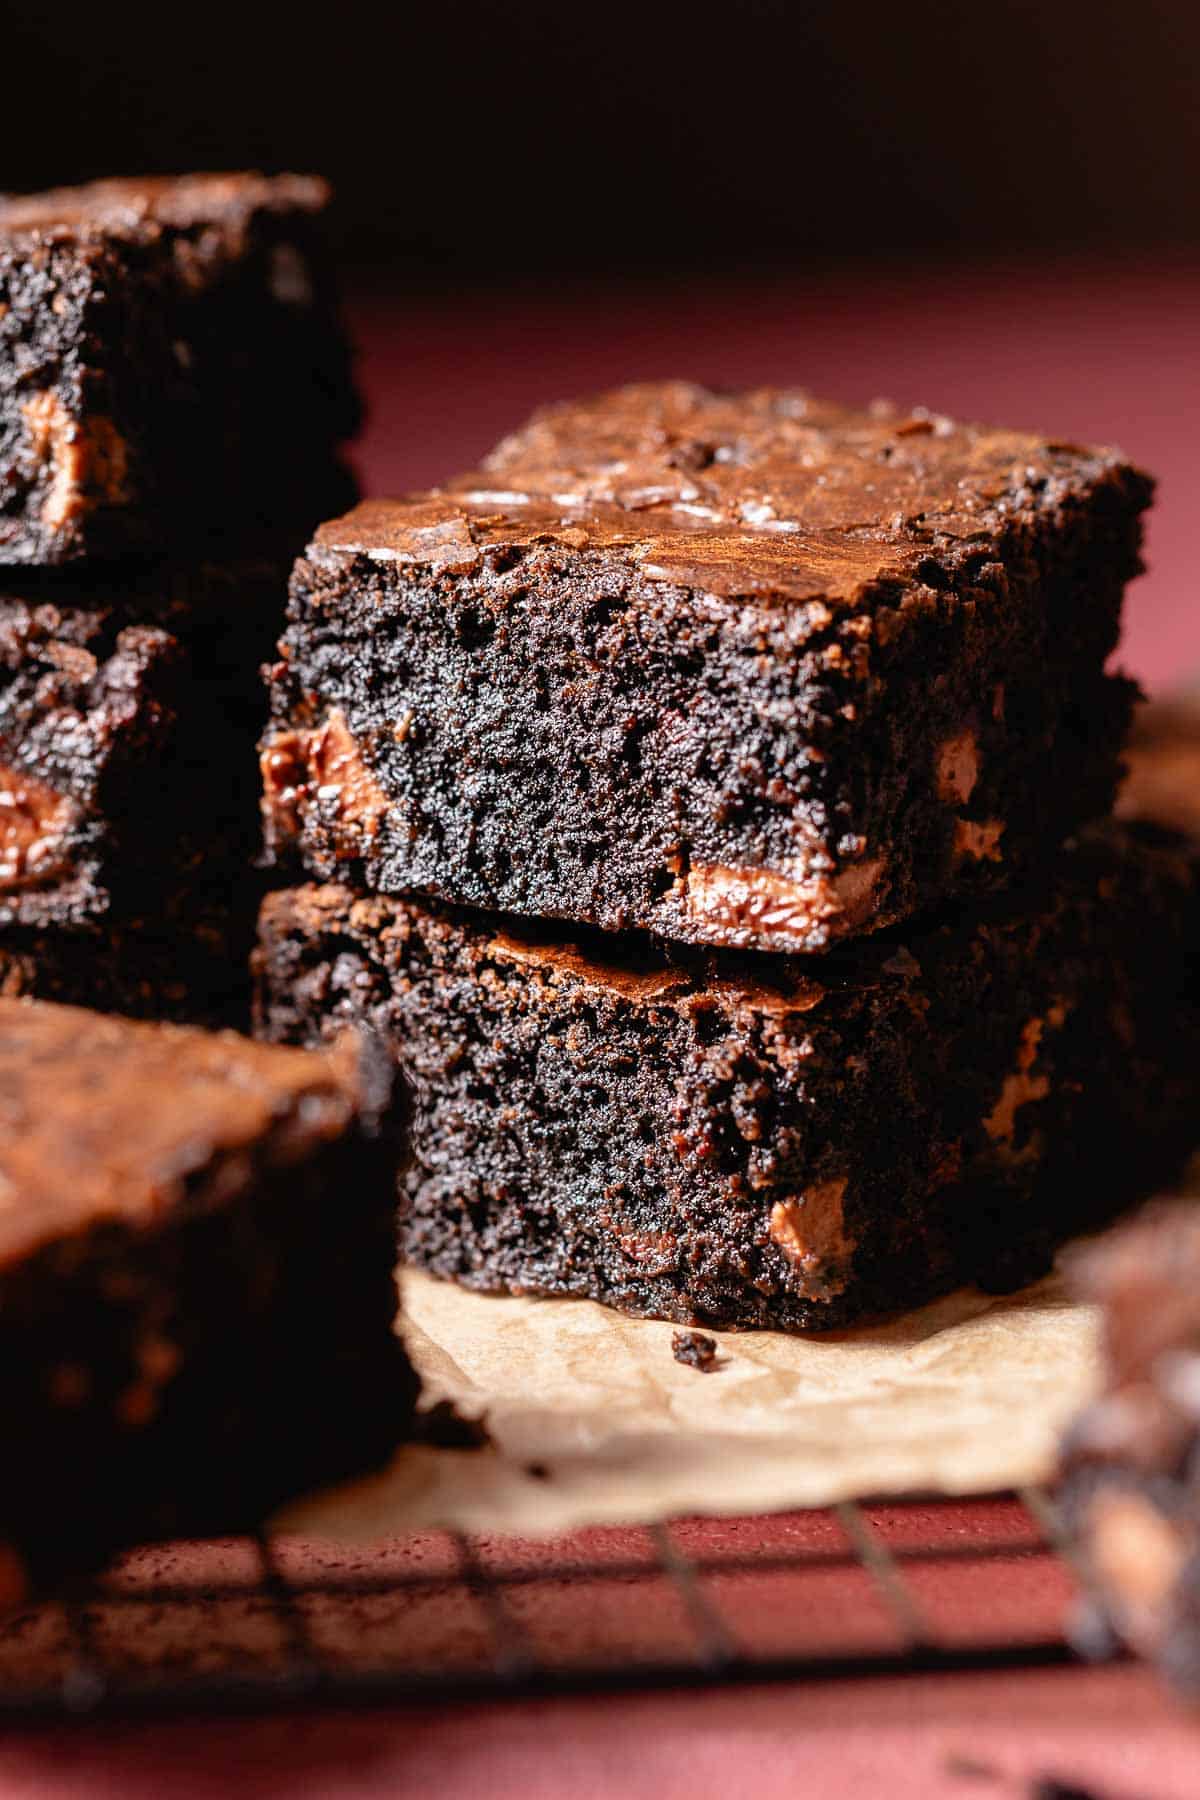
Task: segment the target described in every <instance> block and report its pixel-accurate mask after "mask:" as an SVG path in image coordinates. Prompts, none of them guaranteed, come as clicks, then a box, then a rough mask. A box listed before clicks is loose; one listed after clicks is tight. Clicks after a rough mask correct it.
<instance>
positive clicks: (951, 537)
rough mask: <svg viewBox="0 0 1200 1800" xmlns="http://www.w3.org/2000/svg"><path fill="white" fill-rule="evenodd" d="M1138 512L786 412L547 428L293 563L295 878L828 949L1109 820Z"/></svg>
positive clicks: (278, 774) (808, 403)
mask: <svg viewBox="0 0 1200 1800" xmlns="http://www.w3.org/2000/svg"><path fill="white" fill-rule="evenodd" d="M1150 491H1151V489H1150V482H1149V481H1148V479H1147V478H1146V477H1145V476H1144V475H1141V474H1139V473H1138V472H1137V471H1136V470H1134V469H1132V468H1130V467H1129V465H1128V464H1127V463H1126V462H1125V461H1124V460H1123V459H1122V458H1121V457H1120V456H1119V455H1118V454H1117V453H1116V452H1113V451H1108V450H1082V449H1078V448H1076V447H1074V446H1072V445H1069V444H1062V443H1054V442H1049V441H1046V440H1044V439H1041V438H1035V437H1030V436H1027V435H1024V434H1021V433H1018V432H1013V431H1001V430H988V429H983V428H980V427H974V426H961V425H955V424H952V423H951V422H950V421H949V420H946V419H942V418H936V417H933V416H930V415H927V414H924V413H919V414H916V415H913V416H908V415H901V414H892V413H888V412H886V411H883V410H875V411H872V412H870V413H859V412H851V411H847V410H846V409H844V408H841V407H836V406H831V405H826V404H824V403H822V402H819V401H816V400H812V399H809V398H808V397H806V396H805V395H803V394H799V393H784V392H771V391H765V392H758V393H753V394H749V395H743V396H740V397H736V396H735V397H722V396H718V395H713V394H710V393H707V392H704V391H703V390H701V389H698V388H694V387H688V386H684V385H682V384H675V385H663V386H652V387H640V388H630V389H625V390H622V391H620V392H618V393H615V394H610V395H608V396H606V397H604V398H601V399H599V400H596V401H593V402H590V403H587V404H584V405H579V406H574V407H561V408H558V409H556V410H552V411H549V412H546V413H542V414H539V415H537V416H536V417H535V418H534V420H533V421H532V423H531V424H530V425H529V426H527V427H526V429H525V430H524V431H522V432H520V433H518V434H517V435H516V436H515V437H513V438H511V439H509V440H508V441H507V442H505V443H504V444H502V445H501V446H500V448H499V449H498V450H497V451H496V452H495V453H494V454H493V455H492V456H491V457H490V458H489V460H488V461H487V463H486V464H485V466H484V468H483V469H482V470H481V471H480V472H477V473H475V474H472V475H468V476H464V477H463V478H461V479H460V480H457V481H455V482H452V483H451V484H450V485H449V486H448V487H446V488H445V489H443V490H440V491H435V492H433V493H430V494H426V495H423V496H419V497H417V498H415V499H409V500H406V501H397V502H381V501H375V502H369V503H367V504H366V505H364V506H361V507H360V508H359V509H358V510H357V511H355V512H352V513H351V514H350V515H349V516H348V517H346V518H344V519H340V520H338V521H337V522H336V523H333V524H330V525H327V526H324V527H323V528H322V529H321V530H320V531H319V532H318V534H317V536H316V539H315V541H314V543H313V544H312V546H311V548H310V549H309V552H308V554H307V556H306V557H305V558H304V559H302V560H301V561H300V563H299V564H298V565H297V568H296V572H295V576H294V579H293V585H292V601H291V612H290V625H289V628H288V631H287V633H286V635H285V637H284V640H283V644H282V655H281V660H280V661H279V663H278V664H277V666H276V668H275V671H274V675H273V683H272V686H273V696H272V712H273V719H274V724H273V728H272V730H271V732H270V733H269V735H268V738H267V740H266V744H265V747H264V758H263V768H264V776H265V785H266V798H265V810H266V825H267V834H268V839H269V843H270V845H271V846H272V848H273V852H274V854H275V856H276V858H277V859H278V860H280V861H281V862H286V861H287V860H288V858H289V857H291V856H292V855H293V853H294V852H297V851H298V853H299V860H300V861H301V862H302V864H303V866H304V867H305V868H306V869H307V871H308V872H309V874H311V875H315V876H317V877H319V878H321V879H323V880H336V881H339V882H344V883H345V884H346V885H347V886H350V887H356V888H360V889H366V890H369V891H372V892H384V893H396V894H403V893H421V894H425V895H429V896H436V897H440V898H442V899H445V900H449V901H451V902H454V903H456V904H468V905H475V906H480V907H490V908H497V909H503V910H505V911H509V912H514V913H521V914H526V915H531V916H538V917H554V918H562V919H566V920H570V921H574V922H579V923H584V924H590V925H595V926H599V927H602V928H605V929H609V930H619V929H624V928H627V927H629V928H642V929H649V930H652V931H654V932H656V933H659V934H661V935H663V936H665V937H668V938H672V939H679V940H684V941H690V942H695V943H703V944H714V945H725V946H733V947H755V948H759V949H765V950H788V951H792V950H798V951H811V950H815V949H820V948H822V947H824V946H826V945H827V944H828V943H830V942H831V941H833V940H834V939H837V938H843V937H847V936H852V935H857V934H860V933H862V932H864V931H866V930H871V929H875V928H878V927H880V926H884V925H887V924H888V923H890V922H894V921H897V920H900V919H902V918H904V917H906V916H908V915H910V914H912V913H913V912H915V911H916V910H918V909H919V908H924V907H929V906H931V905H932V904H934V903H936V902H938V901H940V900H942V899H943V898H944V897H945V896H947V895H949V894H960V893H968V892H972V891H974V892H979V891H980V890H983V889H988V888H995V887H997V886H999V885H1003V884H1005V883H1006V882H1007V881H1008V880H1009V879H1010V878H1011V877H1012V876H1013V875H1014V873H1015V872H1016V871H1018V870H1020V869H1021V868H1022V867H1023V866H1025V865H1027V864H1029V863H1030V862H1031V861H1033V860H1036V859H1037V858H1038V857H1040V856H1041V855H1044V853H1045V851H1046V849H1047V847H1048V846H1049V845H1051V844H1054V843H1057V842H1058V841H1059V840H1060V839H1061V838H1062V836H1063V835H1065V833H1066V832H1067V831H1068V830H1069V829H1072V828H1073V827H1074V826H1075V825H1076V824H1078V823H1079V821H1081V820H1083V819H1086V818H1087V817H1089V816H1097V815H1099V814H1101V813H1103V812H1106V811H1107V810H1108V808H1109V806H1110V804H1111V800H1112V792H1113V787H1114V783H1115V778H1116V770H1117V754H1118V747H1119V743H1120V740H1121V737H1122V735H1123V732H1124V728H1125V724H1126V721H1127V717H1128V710H1129V700H1130V689H1129V687H1128V685H1127V684H1126V683H1124V682H1122V681H1119V680H1114V679H1109V678H1106V677H1105V675H1104V673H1103V669H1104V664H1105V661H1106V659H1107V657H1108V656H1109V653H1110V652H1111V650H1112V649H1113V647H1114V645H1115V643H1116V640H1117V630H1118V618H1119V612H1120V606H1121V596H1122V590H1123V587H1124V584H1125V582H1126V581H1127V579H1128V578H1129V577H1130V576H1131V575H1132V574H1134V573H1135V571H1136V570H1137V568H1138V566H1139V565H1138V542H1139V515H1140V514H1141V512H1142V510H1143V508H1144V507H1145V506H1146V504H1147V502H1148V500H1149V497H1150Z"/></svg>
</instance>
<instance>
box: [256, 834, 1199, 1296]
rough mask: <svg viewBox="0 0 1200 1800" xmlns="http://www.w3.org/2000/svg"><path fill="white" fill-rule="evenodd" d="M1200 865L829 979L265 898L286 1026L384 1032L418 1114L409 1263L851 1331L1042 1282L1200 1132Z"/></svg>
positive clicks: (1056, 900)
mask: <svg viewBox="0 0 1200 1800" xmlns="http://www.w3.org/2000/svg"><path fill="white" fill-rule="evenodd" d="M1195 912H1196V893H1195V883H1194V878H1193V868H1192V865H1191V862H1190V861H1189V859H1188V858H1187V857H1186V856H1184V855H1182V854H1181V853H1179V852H1178V851H1175V850H1169V849H1166V848H1163V847H1152V846H1142V845H1140V844H1138V843H1136V842H1133V841H1127V840H1126V839H1125V838H1124V837H1123V836H1121V835H1120V834H1119V833H1114V836H1113V837H1112V838H1111V839H1110V838H1108V837H1107V836H1102V837H1100V838H1097V839H1095V840H1089V841H1088V842H1086V843H1079V844H1076V845H1074V846H1073V847H1072V848H1070V849H1069V851H1068V852H1066V853H1065V854H1064V855H1063V857H1062V859H1061V861H1060V865H1059V867H1058V870H1057V873H1056V876H1055V878H1054V883H1053V886H1052V887H1051V888H1050V889H1049V890H1048V891H1045V892H1042V893H1026V894H1023V895H1021V896H1020V897H1019V902H1018V901H1010V902H1009V903H1007V904H1005V905H1004V906H1001V905H999V904H997V903H995V902H993V904H992V907H991V910H990V911H989V910H987V909H982V910H980V912H979V913H978V914H977V915H975V916H970V917H961V916H960V917H958V918H956V919H955V920H953V921H951V922H945V923H941V924H936V923H935V924H928V925H925V926H923V927H922V928H921V929H920V930H912V931H910V932H907V933H905V934H904V935H903V936H899V935H890V934H889V936H886V937H874V938H870V939H867V940H864V941H863V942H861V943H859V944H855V945H852V946H846V947H845V948H844V949H842V950H841V951H838V952H835V953H831V954H830V955H829V956H827V957H825V958H821V959H817V958H803V957H801V958H774V957H764V956H758V957H750V958H743V957H737V956H734V955H732V954H731V953H728V952H715V953H713V952H710V953H708V954H707V955H705V954H702V953H698V952H689V951H685V950H682V949H676V950H674V951H672V952H670V953H666V952H661V951H659V950H656V949H655V948H654V947H653V946H652V945H651V944H650V942H649V940H646V939H634V940H632V941H629V940H625V941H622V940H617V939H611V938H604V937H602V936H601V935H600V934H595V935H593V936H591V937H589V938H587V939H586V940H584V939H582V938H578V939H577V941H575V942H567V941H565V940H564V939H563V938H562V937H561V936H559V935H557V934H556V933H554V932H553V931H551V930H550V929H548V928H546V927H539V928H534V927H532V926H522V925H520V924H519V923H518V922H515V921H513V920H503V921H500V920H495V919H488V918H486V917H480V916H478V915H471V914H466V913H461V912H453V911H450V910H448V909H444V908H439V907H437V906H436V905H431V904H425V905H422V904H419V903H417V902H415V901H405V900H399V899H392V898H382V897H373V898H360V897H357V896H355V895H354V894H352V893H351V892H349V891H348V890H346V889H344V888H339V887H333V886H327V887H302V888H299V889H295V890H292V891H285V892H282V893H279V894H275V895H272V896H270V897H268V899H267V901H266V902H265V906H264V911H263V916H262V922H261V926H260V939H261V942H260V949H259V952H258V977H259V983H260V988H259V999H258V1006H259V1015H258V1017H259V1029H260V1030H261V1031H262V1032H263V1033H264V1034H265V1035H267V1036H269V1037H271V1038H274V1039H277V1040H286V1041H294V1042H314V1043H315V1042H317V1041H319V1040H320V1039H321V1038H322V1036H323V1035H325V1034H326V1033H328V1032H330V1031H336V1030H338V1029H340V1028H341V1027H342V1026H343V1025H344V1023H345V1022H346V1021H348V1020H368V1021H370V1022H371V1024H372V1025H373V1026H375V1027H376V1028H377V1029H378V1030H379V1031H380V1033H381V1034H382V1035H383V1036H384V1037H385V1038H386V1039H387V1040H388V1041H389V1042H390V1043H391V1044H392V1046H393V1048H394V1050H395V1052H396V1054H397V1056H398V1057H399V1059H400V1062H401V1065H402V1067H403V1069H404V1071H405V1074H406V1075H407V1077H408V1079H409V1081H410V1083H411V1085H412V1089H413V1094H414V1098H415V1117H416V1124H415V1145H414V1162H413V1165H412V1167H411V1169H410V1171H409V1173H408V1175H407V1177H406V1180H405V1187H404V1199H403V1206H402V1215H403V1223H402V1241H403V1245H404V1249H405V1251H406V1253H407V1255H408V1256H409V1257H410V1258H411V1259H412V1260H413V1261H414V1262H416V1263H418V1264H420V1265H422V1266H423V1267H425V1268H427V1269H431V1270H433V1271H435V1272H436V1273H438V1274H442V1275H448V1276H453V1277H456V1278H457V1279H459V1280H461V1281H463V1282H466V1283H467V1284H468V1285H471V1286H474V1287H480V1288H491V1289H501V1288H508V1289H511V1290H514V1291H530V1292H537V1293H545V1294H583V1295H589V1296H591V1297H592V1298H594V1299H599V1300H604V1301H607V1302H608V1303H609V1304H611V1305H613V1306H617V1307H621V1308H623V1309H624V1310H627V1311H629V1312H633V1313H646V1314H653V1315H655V1316H659V1317H665V1318H669V1319H676V1320H679V1321H682V1322H685V1323H687V1324H695V1325H718V1326H743V1325H749V1326H777V1327H783V1328H788V1329H793V1328H796V1329H807V1328H813V1327H823V1326H833V1325H840V1324H842V1323H844V1322H845V1321H847V1320H849V1319H852V1318H854V1317H856V1316H858V1315H861V1314H864V1313H867V1312H871V1311H876V1310H880V1309H887V1308H894V1307H898V1306H901V1305H907V1304H911V1303H915V1302H917V1301H921V1300H924V1299H927V1298H929V1297H930V1296H931V1295H934V1294H936V1293H938V1292H939V1291H941V1290H943V1289H945V1288H947V1287H949V1286H951V1285H953V1284H954V1283H955V1282H957V1281H959V1280H960V1279H963V1278H979V1279H982V1280H983V1281H985V1282H987V1283H990V1284H993V1285H1007V1284H1015V1283H1017V1282H1019V1281H1020V1280H1021V1279H1024V1278H1025V1277H1026V1276H1027V1275H1028V1274H1029V1273H1030V1272H1031V1271H1033V1270H1036V1269H1039V1268H1041V1267H1044V1266H1045V1264H1046V1261H1047V1258H1048V1251H1049V1248H1050V1246H1052V1245H1053V1244H1054V1242H1055V1241H1056V1240H1058V1239H1059V1238H1061V1237H1062V1236H1063V1235H1064V1234H1066V1233H1067V1232H1068V1231H1070V1230H1073V1229H1074V1228H1075V1227H1076V1226H1078V1225H1081V1224H1083V1223H1086V1222H1088V1221H1094V1220H1096V1219H1098V1218H1103V1217H1104V1216H1105V1215H1106V1214H1108V1213H1110V1212H1111V1211H1112V1210H1114V1209H1115V1208H1116V1207H1117V1206H1119V1205H1120V1204H1122V1203H1125V1202H1128V1201H1129V1200H1131V1199H1133V1198H1135V1197H1137V1196H1138V1195H1139V1194H1140V1193H1143V1192H1145V1191H1148V1190H1149V1188H1150V1186H1151V1185H1152V1184H1153V1182H1154V1181H1155V1179H1156V1177H1157V1176H1159V1175H1160V1174H1161V1173H1162V1172H1163V1170H1164V1169H1165V1168H1168V1167H1170V1166H1171V1165H1172V1164H1173V1163H1174V1162H1175V1160H1176V1159H1177V1158H1178V1156H1179V1155H1180V1154H1181V1150H1182V1146H1183V1144H1184V1142H1185V1141H1186V1140H1187V1139H1188V1138H1189V1137H1190V1136H1191V1134H1192V1133H1193V1131H1194V1129H1195V1113H1196V1101H1197V1097H1198V1089H1200V1073H1198V1070H1200V1057H1198V1056H1197V1054H1196V1052H1197V1046H1198V1042H1200V1040H1198V1038H1197V1031H1196V1017H1195V1007H1194V1005H1193V1002H1192V997H1191V995H1190V993H1189V992H1188V988H1187V969H1186V960H1187V951H1188V949H1189V948H1190V946H1191V944H1192V943H1193V942H1194V925H1195V918H1194V915H1195Z"/></svg>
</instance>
